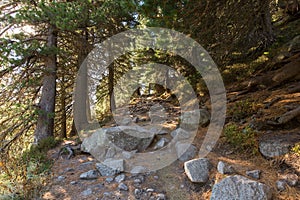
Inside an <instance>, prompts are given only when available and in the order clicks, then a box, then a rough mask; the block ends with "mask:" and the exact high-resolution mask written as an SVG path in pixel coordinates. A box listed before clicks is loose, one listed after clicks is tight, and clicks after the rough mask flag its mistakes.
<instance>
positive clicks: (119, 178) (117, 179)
mask: <svg viewBox="0 0 300 200" xmlns="http://www.w3.org/2000/svg"><path fill="white" fill-rule="evenodd" d="M124 180H125V174H120V175H118V176H116V177H115V181H116V182H117V183H121V182H122V181H124Z"/></svg>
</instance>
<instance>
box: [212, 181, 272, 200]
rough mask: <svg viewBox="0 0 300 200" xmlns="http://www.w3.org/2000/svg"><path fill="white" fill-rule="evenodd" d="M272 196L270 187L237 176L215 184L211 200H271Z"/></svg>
mask: <svg viewBox="0 0 300 200" xmlns="http://www.w3.org/2000/svg"><path fill="white" fill-rule="evenodd" d="M272 196H273V192H272V190H271V188H270V187H269V186H267V185H265V184H263V183H259V182H257V181H253V180H250V179H248V178H246V177H243V176H240V175H235V176H229V177H227V178H224V179H223V180H221V181H220V182H219V183H217V184H215V185H214V186H213V189H212V195H211V197H210V200H220V199H241V200H248V199H249V200H261V199H265V200H271V199H272Z"/></svg>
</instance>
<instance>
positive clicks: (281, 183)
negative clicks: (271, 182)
mask: <svg viewBox="0 0 300 200" xmlns="http://www.w3.org/2000/svg"><path fill="white" fill-rule="evenodd" d="M286 186H287V183H286V182H285V180H278V181H276V188H277V190H278V191H284V190H285V189H286Z"/></svg>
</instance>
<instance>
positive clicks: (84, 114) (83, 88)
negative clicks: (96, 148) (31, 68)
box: [69, 30, 90, 137]
mask: <svg viewBox="0 0 300 200" xmlns="http://www.w3.org/2000/svg"><path fill="white" fill-rule="evenodd" d="M89 49H90V45H89V42H88V32H87V30H84V32H83V39H82V40H81V44H80V49H79V53H78V74H79V76H78V77H77V80H76V87H78V86H79V85H80V88H76V91H77V92H76V93H75V100H76V102H75V106H74V107H75V108H74V118H75V117H76V119H75V122H74V121H73V125H74V126H73V125H72V130H71V132H70V134H69V136H71V137H72V136H74V134H75V135H76V133H77V131H81V130H83V129H84V128H85V127H86V126H87V125H88V124H89V119H90V116H89V115H90V110H89V109H90V107H89V100H88V98H89V97H88V89H89V88H88V71H87V70H88V69H87V66H86V64H87V63H86V62H85V58H86V57H87V55H88V53H89ZM75 123H76V127H75ZM76 128H77V129H78V130H76Z"/></svg>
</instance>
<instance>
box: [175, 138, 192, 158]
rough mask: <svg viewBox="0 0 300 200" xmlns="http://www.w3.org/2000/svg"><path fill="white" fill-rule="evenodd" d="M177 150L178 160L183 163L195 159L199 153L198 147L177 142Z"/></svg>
mask: <svg viewBox="0 0 300 200" xmlns="http://www.w3.org/2000/svg"><path fill="white" fill-rule="evenodd" d="M175 148H176V153H177V157H178V160H180V161H182V162H185V161H188V160H191V159H193V158H194V157H195V156H196V153H197V147H195V146H194V145H192V144H190V143H182V142H177V143H176V145H175Z"/></svg>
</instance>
